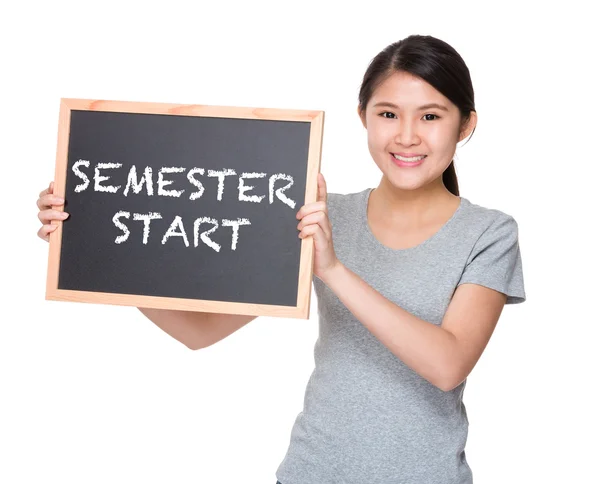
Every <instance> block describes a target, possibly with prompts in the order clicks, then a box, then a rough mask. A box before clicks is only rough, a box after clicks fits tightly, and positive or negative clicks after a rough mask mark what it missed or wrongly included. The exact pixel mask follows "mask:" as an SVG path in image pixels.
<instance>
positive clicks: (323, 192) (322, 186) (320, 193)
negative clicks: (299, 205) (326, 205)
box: [317, 173, 327, 202]
mask: <svg viewBox="0 0 600 484" xmlns="http://www.w3.org/2000/svg"><path fill="white" fill-rule="evenodd" d="M317 186H318V190H317V201H318V202H327V183H325V177H324V176H323V173H319V176H318V177H317Z"/></svg>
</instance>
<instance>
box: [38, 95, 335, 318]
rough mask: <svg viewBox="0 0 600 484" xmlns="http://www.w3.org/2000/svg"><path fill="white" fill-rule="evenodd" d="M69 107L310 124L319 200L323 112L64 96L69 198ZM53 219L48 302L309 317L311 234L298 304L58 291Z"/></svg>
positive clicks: (311, 192) (58, 180)
mask: <svg viewBox="0 0 600 484" xmlns="http://www.w3.org/2000/svg"><path fill="white" fill-rule="evenodd" d="M71 110H89V111H113V112H126V113H144V114H171V115H178V116H181V115H185V116H208V117H221V118H247V119H264V120H279V121H305V122H310V124H311V126H310V143H309V149H308V162H307V178H306V192H305V199H304V203H305V204H306V203H310V202H314V201H316V199H317V175H318V173H319V171H320V168H321V151H322V141H323V124H324V116H325V113H324V112H323V111H308V110H292V109H273V108H252V107H232V106H210V105H198V104H169V103H146V102H131V101H109V100H91V99H68V98H62V99H61V102H60V112H59V123H58V142H57V150H56V169H55V175H54V193H55V194H56V195H58V196H60V197H63V198H65V190H66V174H67V173H66V172H67V165H68V160H67V157H68V146H69V133H70V120H71ZM52 208H54V209H56V210H61V211H62V210H63V209H64V205H57V206H53V207H52ZM52 223H53V224H55V225H58V228H57V229H56V230H55V231H54V232H52V233H51V234H50V244H49V254H48V273H47V280H46V299H47V300H55V301H71V302H88V303H96V304H115V305H123V306H137V307H145V308H158V309H178V310H185V311H201V312H211V313H228V314H246V315H254V316H261V315H262V316H273V317H291V318H303V319H308V317H309V308H310V297H311V283H312V273H313V271H312V266H313V257H314V253H313V250H314V248H313V239H312V237H307V238H304V239H303V240H302V243H301V255H300V270H299V274H298V300H297V303H296V306H295V307H291V306H274V305H265V304H247V303H234V302H223V301H211V300H196V299H185V298H172V297H156V296H143V295H131V294H116V293H104V292H89V291H74V290H64V289H59V288H58V278H59V269H60V253H61V240H62V222H61V221H53V222H52Z"/></svg>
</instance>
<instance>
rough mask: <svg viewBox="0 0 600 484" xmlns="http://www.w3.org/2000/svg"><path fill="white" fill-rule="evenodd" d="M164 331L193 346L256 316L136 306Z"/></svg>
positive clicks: (200, 345) (206, 343)
mask: <svg viewBox="0 0 600 484" xmlns="http://www.w3.org/2000/svg"><path fill="white" fill-rule="evenodd" d="M138 309H139V310H140V311H141V312H142V314H144V316H146V317H147V318H148V319H149V320H150V321H152V322H153V323H154V324H156V325H157V326H158V327H159V328H160V329H162V330H163V331H164V332H165V333H167V334H168V335H170V336H172V337H173V338H175V339H176V340H177V341H180V342H181V343H183V344H184V345H186V346H187V347H188V348H190V349H192V350H198V349H201V348H206V347H207V346H210V345H213V344H215V343H216V342H217V341H221V340H222V339H223V338H226V337H227V336H229V335H230V334H232V333H234V332H235V331H237V330H238V329H240V328H241V327H242V326H245V325H246V324H248V323H249V322H250V321H253V320H254V319H256V318H257V316H247V315H239V314H217V313H199V312H192V311H178V310H170V309H150V308H138Z"/></svg>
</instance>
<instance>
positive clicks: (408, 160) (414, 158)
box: [391, 153, 427, 163]
mask: <svg viewBox="0 0 600 484" xmlns="http://www.w3.org/2000/svg"><path fill="white" fill-rule="evenodd" d="M391 155H392V156H393V157H394V158H396V159H397V160H399V161H402V162H404V163H416V162H418V161H421V160H424V159H425V158H427V155H418V156H410V157H405V156H400V155H397V154H396V153H391Z"/></svg>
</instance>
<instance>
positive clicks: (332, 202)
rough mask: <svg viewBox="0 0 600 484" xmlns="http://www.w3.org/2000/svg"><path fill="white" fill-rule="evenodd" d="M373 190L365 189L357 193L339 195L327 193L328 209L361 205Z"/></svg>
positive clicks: (337, 193)
mask: <svg viewBox="0 0 600 484" xmlns="http://www.w3.org/2000/svg"><path fill="white" fill-rule="evenodd" d="M371 190H372V188H364V189H362V190H360V191H357V192H350V193H339V192H327V208H328V209H329V208H338V207H341V206H351V205H353V204H360V203H361V202H363V201H364V200H365V197H367V196H368V194H369V192H370V191H371Z"/></svg>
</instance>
